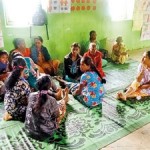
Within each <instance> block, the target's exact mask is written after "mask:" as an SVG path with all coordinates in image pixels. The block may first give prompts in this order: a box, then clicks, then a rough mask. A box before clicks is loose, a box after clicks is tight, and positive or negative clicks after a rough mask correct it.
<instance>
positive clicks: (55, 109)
mask: <svg viewBox="0 0 150 150" xmlns="http://www.w3.org/2000/svg"><path fill="white" fill-rule="evenodd" d="M37 88H38V91H37V92H33V93H31V94H30V96H29V98H28V102H29V104H28V108H27V112H26V120H25V129H26V132H27V134H28V135H29V136H31V137H33V138H36V139H43V138H45V137H47V136H52V135H53V133H54V131H55V130H57V129H58V127H59V124H60V122H61V120H62V119H63V118H64V116H65V113H66V104H67V102H68V89H67V88H66V89H65V90H64V93H63V94H64V97H63V99H62V100H60V101H56V99H55V98H54V97H53V96H51V94H52V93H51V92H50V91H49V89H50V88H51V79H50V76H49V75H44V76H41V77H39V79H38V80H37Z"/></svg>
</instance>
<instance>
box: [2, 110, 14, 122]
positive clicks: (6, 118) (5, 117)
mask: <svg viewBox="0 0 150 150" xmlns="http://www.w3.org/2000/svg"><path fill="white" fill-rule="evenodd" d="M3 119H4V120H5V121H8V120H11V119H12V116H11V115H10V114H9V113H8V112H5V114H4V116H3Z"/></svg>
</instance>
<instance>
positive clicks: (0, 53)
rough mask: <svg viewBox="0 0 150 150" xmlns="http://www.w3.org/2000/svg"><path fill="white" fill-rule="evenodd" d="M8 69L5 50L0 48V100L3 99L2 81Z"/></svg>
mask: <svg viewBox="0 0 150 150" xmlns="http://www.w3.org/2000/svg"><path fill="white" fill-rule="evenodd" d="M8 71H9V70H8V53H7V51H6V50H0V101H3V97H4V93H5V88H4V81H5V79H6V78H7V77H8V75H9V72H8Z"/></svg>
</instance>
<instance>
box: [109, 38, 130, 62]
mask: <svg viewBox="0 0 150 150" xmlns="http://www.w3.org/2000/svg"><path fill="white" fill-rule="evenodd" d="M127 59H128V53H127V52H126V48H125V45H124V44H123V40H122V37H121V36H119V37H117V39H116V44H115V45H113V48H112V60H113V61H114V62H115V63H117V64H124V63H125V61H126V60H127Z"/></svg>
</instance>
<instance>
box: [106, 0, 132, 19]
mask: <svg viewBox="0 0 150 150" xmlns="http://www.w3.org/2000/svg"><path fill="white" fill-rule="evenodd" d="M108 5H109V13H110V16H111V19H112V20H113V21H122V20H131V19H132V16H133V10H134V0H108Z"/></svg>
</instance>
